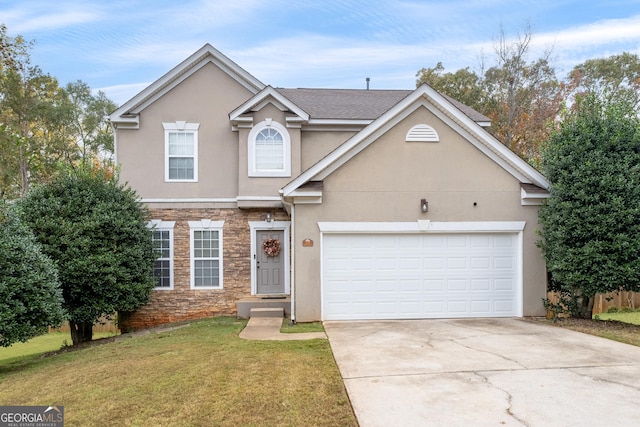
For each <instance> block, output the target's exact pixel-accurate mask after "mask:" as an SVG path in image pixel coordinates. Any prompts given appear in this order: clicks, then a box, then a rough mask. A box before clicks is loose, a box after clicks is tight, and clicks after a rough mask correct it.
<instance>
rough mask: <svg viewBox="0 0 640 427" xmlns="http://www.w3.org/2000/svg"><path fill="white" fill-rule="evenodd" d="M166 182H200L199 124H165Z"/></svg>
mask: <svg viewBox="0 0 640 427" xmlns="http://www.w3.org/2000/svg"><path fill="white" fill-rule="evenodd" d="M162 126H163V127H164V153H165V166H164V180H165V181H171V182H196V181H198V128H199V127H200V124H199V123H186V122H175V123H163V124H162Z"/></svg>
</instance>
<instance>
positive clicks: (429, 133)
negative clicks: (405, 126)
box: [406, 125, 440, 142]
mask: <svg viewBox="0 0 640 427" xmlns="http://www.w3.org/2000/svg"><path fill="white" fill-rule="evenodd" d="M406 141H407V142H438V141H440V137H439V136H438V132H436V130H435V129H434V128H432V127H431V126H428V125H415V126H414V127H412V128H411V129H409V132H407V139H406Z"/></svg>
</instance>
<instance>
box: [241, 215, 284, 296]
mask: <svg viewBox="0 0 640 427" xmlns="http://www.w3.org/2000/svg"><path fill="white" fill-rule="evenodd" d="M249 229H250V230H251V295H258V277H257V270H258V269H257V268H256V265H257V264H256V261H257V253H258V242H256V231H263V230H266V231H269V230H277V231H281V230H282V231H284V238H283V243H284V245H283V248H284V252H283V255H284V293H285V294H286V295H290V294H291V274H290V270H291V265H290V261H289V260H290V259H291V258H290V255H289V254H290V251H291V247H290V243H289V242H290V240H291V239H290V234H291V221H270V222H267V221H249Z"/></svg>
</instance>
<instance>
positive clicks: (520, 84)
mask: <svg viewBox="0 0 640 427" xmlns="http://www.w3.org/2000/svg"><path fill="white" fill-rule="evenodd" d="M532 38H533V31H532V29H531V27H530V26H529V25H526V27H525V29H524V32H523V33H522V34H521V35H518V36H517V38H516V39H515V40H514V41H510V40H508V39H507V37H506V35H505V32H504V30H503V29H502V28H501V29H500V35H499V37H498V39H497V40H496V43H495V48H494V50H495V57H496V64H495V65H494V66H492V67H490V68H488V69H486V71H484V72H482V73H481V74H477V73H475V72H473V71H470V70H469V68H464V69H461V70H458V71H456V72H455V73H444V67H443V66H442V63H438V64H437V65H436V67H434V68H423V69H421V70H420V71H418V74H417V77H418V80H417V84H418V85H420V84H423V83H427V84H429V85H431V86H432V87H433V88H434V89H436V90H438V91H440V92H442V93H444V94H446V95H448V96H450V97H452V98H454V99H457V100H458V101H460V102H462V103H464V104H466V105H468V106H470V107H472V108H474V109H476V110H477V111H480V112H481V113H483V114H485V115H486V116H488V117H489V118H490V119H491V127H490V128H489V132H490V133H491V134H492V135H493V136H494V137H496V139H498V140H499V141H500V142H502V143H503V144H504V145H506V146H507V147H509V148H510V149H511V150H513V151H514V152H516V153H517V154H518V155H519V156H520V157H522V158H523V159H525V160H527V161H528V162H530V163H531V164H533V165H534V166H537V165H538V163H539V152H540V145H541V144H542V142H543V141H545V140H546V139H547V137H548V133H549V124H550V123H551V122H552V121H553V120H554V119H555V118H556V117H557V116H558V114H559V112H560V110H561V107H562V105H563V100H564V94H565V85H563V84H561V83H560V82H558V80H557V78H556V75H555V70H554V68H553V67H552V65H551V63H550V61H549V57H550V55H551V50H547V51H546V52H544V54H543V56H542V57H541V58H538V59H536V60H534V61H529V59H528V54H529V48H530V45H531V40H532ZM482 69H483V70H484V62H483V64H482Z"/></svg>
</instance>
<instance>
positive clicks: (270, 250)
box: [262, 239, 280, 257]
mask: <svg viewBox="0 0 640 427" xmlns="http://www.w3.org/2000/svg"><path fill="white" fill-rule="evenodd" d="M262 249H263V250H264V253H265V254H266V255H267V256H271V257H274V256H278V255H279V254H280V240H278V239H267V240H265V241H264V242H263V243H262Z"/></svg>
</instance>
